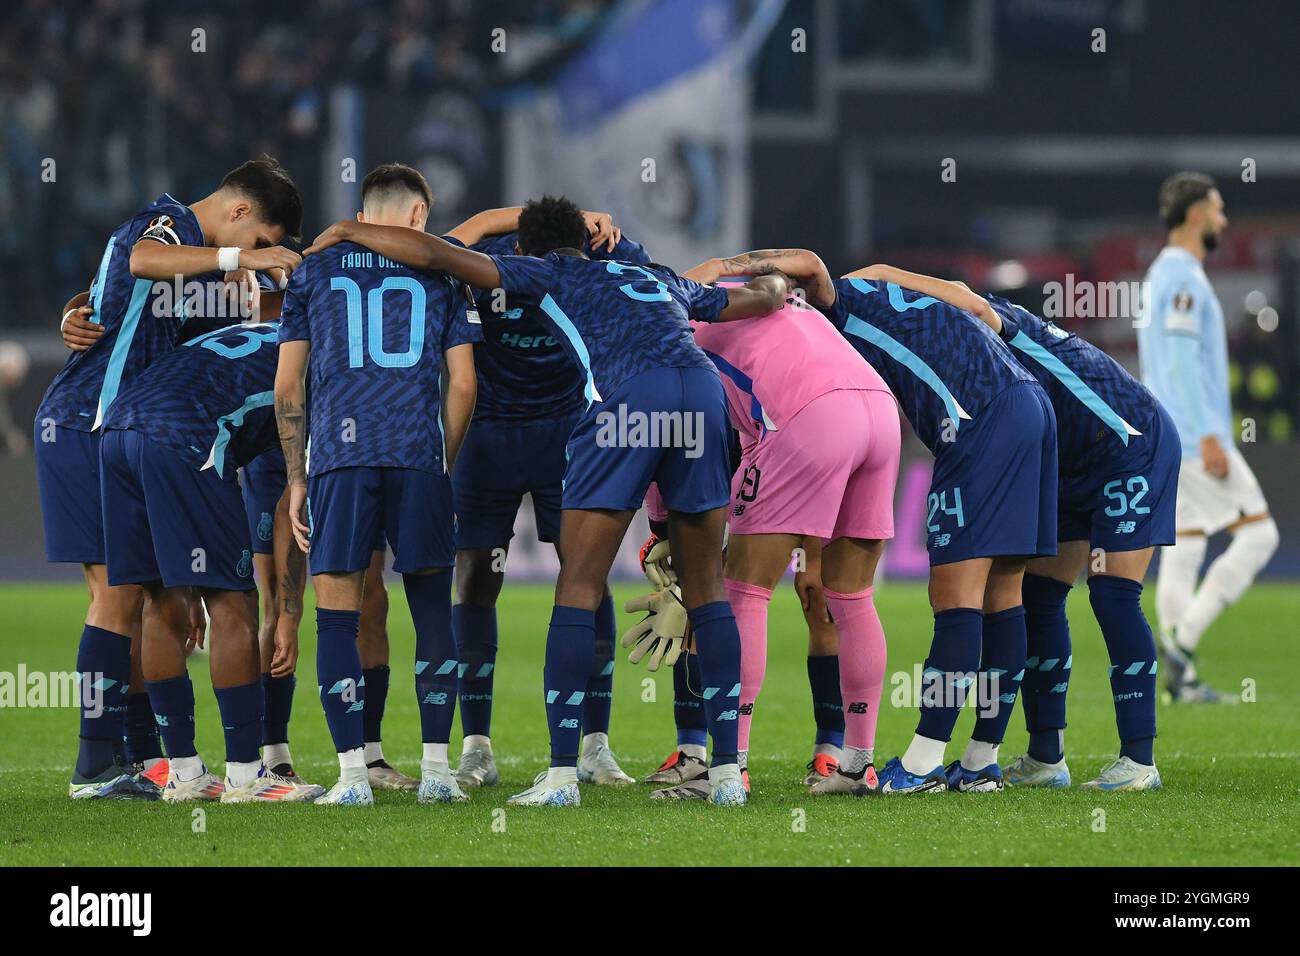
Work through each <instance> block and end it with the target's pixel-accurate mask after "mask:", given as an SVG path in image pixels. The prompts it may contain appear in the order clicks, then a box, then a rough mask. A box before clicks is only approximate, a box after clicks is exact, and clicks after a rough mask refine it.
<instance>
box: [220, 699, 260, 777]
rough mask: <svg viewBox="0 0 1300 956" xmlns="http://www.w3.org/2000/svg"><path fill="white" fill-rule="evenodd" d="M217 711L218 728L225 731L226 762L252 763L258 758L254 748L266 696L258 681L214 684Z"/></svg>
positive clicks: (257, 739)
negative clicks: (218, 714)
mask: <svg viewBox="0 0 1300 956" xmlns="http://www.w3.org/2000/svg"><path fill="white" fill-rule="evenodd" d="M213 693H215V694H216V695H217V710H218V711H220V712H221V729H222V730H224V731H225V734H226V761H227V762H228V763H252V762H254V761H255V760H260V759H261V756H260V754H259V753H258V748H259V747H260V746H261V744H262V716H263V714H264V713H265V712H266V697H265V696H264V695H263V693H262V682H261V681H260V680H255V681H252V682H251V683H248V684H241V685H240V686H238V687H214V688H213Z"/></svg>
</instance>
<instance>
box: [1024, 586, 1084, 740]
mask: <svg viewBox="0 0 1300 956" xmlns="http://www.w3.org/2000/svg"><path fill="white" fill-rule="evenodd" d="M1021 593H1022V594H1023V595H1024V600H1025V632H1026V638H1027V642H1026V660H1025V679H1024V681H1023V682H1022V683H1021V685H1020V692H1021V696H1022V697H1023V698H1024V704H1023V707H1024V709H1025V727H1026V729H1028V731H1029V756H1031V757H1033V758H1034V759H1035V760H1041V761H1043V762H1044V763H1057V762H1058V761H1061V760H1064V759H1065V748H1064V744H1063V740H1064V736H1065V735H1064V733H1063V731H1064V730H1065V696H1066V692H1067V691H1068V690H1069V689H1070V674H1071V665H1072V664H1073V663H1074V657H1073V655H1072V653H1071V645H1070V621H1069V619H1068V618H1067V617H1066V616H1065V599H1066V598H1067V597H1068V596H1069V594H1070V585H1068V584H1066V583H1065V582H1064V581H1058V580H1056V579H1055V578H1049V577H1045V576H1043V575H1039V574H1026V575H1025V582H1024V584H1023V585H1022V586H1021Z"/></svg>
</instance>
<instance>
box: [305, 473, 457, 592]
mask: <svg viewBox="0 0 1300 956" xmlns="http://www.w3.org/2000/svg"><path fill="white" fill-rule="evenodd" d="M307 513H308V519H309V523H310V526H311V554H310V555H308V559H309V561H310V563H311V573H312V574H340V573H347V572H350V571H364V570H365V569H366V568H368V567H370V558H371V555H372V554H373V552H375V551H377V550H382V544H381V542H382V541H383V540H384V539H383V537H382V535H384V534H387V536H388V543H389V544H390V545H392V548H393V570H394V571H397V572H398V573H400V574H409V573H411V572H414V571H423V570H425V569H426V568H449V567H451V566H452V565H454V564H455V563H456V549H455V521H456V516H455V513H454V512H453V510H452V504H451V479H449V478H448V477H447V476H446V475H444V474H434V473H433V472H429V471H419V470H417V469H414V468H369V467H357V468H335V469H334V470H332V471H327V472H325V473H324V474H323V475H311V476H310V477H308V479H307Z"/></svg>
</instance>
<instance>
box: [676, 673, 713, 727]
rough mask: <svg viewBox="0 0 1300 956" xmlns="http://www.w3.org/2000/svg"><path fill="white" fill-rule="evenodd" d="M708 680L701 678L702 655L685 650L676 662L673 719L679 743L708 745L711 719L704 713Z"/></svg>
mask: <svg viewBox="0 0 1300 956" xmlns="http://www.w3.org/2000/svg"><path fill="white" fill-rule="evenodd" d="M703 688H704V682H703V681H702V680H700V655H698V654H683V655H682V656H681V657H679V658H677V663H676V664H674V665H673V722H674V723H675V724H676V725H677V745H678V746H679V747H680V746H681V745H682V744H692V745H694V746H696V747H707V746H708V743H709V721H708V717H707V716H706V715H705V713H704V698H703V697H701V696H700V694H701V693H702V692H703Z"/></svg>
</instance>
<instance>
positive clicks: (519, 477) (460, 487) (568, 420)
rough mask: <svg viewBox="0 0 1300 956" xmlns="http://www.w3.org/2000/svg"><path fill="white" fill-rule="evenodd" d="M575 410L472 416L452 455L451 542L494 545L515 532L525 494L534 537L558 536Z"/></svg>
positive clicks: (465, 547) (459, 545)
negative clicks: (541, 417)
mask: <svg viewBox="0 0 1300 956" xmlns="http://www.w3.org/2000/svg"><path fill="white" fill-rule="evenodd" d="M577 420H578V416H576V415H572V416H567V417H564V418H558V419H550V420H546V421H536V422H498V421H476V422H474V423H473V424H471V425H470V427H469V432H468V433H467V434H466V435H465V443H464V444H463V445H461V447H460V454H459V455H458V456H457V457H456V469H455V472H454V473H453V474H452V478H451V484H452V490H453V491H454V492H455V499H456V547H457V549H459V550H469V549H472V548H495V547H500V546H503V545H505V544H506V543H508V542H509V541H510V539H511V538H512V537H513V536H514V533H515V530H514V529H515V515H516V514H517V513H518V511H519V505H520V503H521V502H522V501H523V498H524V495H525V494H528V495H531V496H532V499H533V513H534V515H536V518H537V540H539V541H555V540H556V539H557V538H559V536H560V503H561V495H562V494H563V491H564V469H565V465H566V461H565V453H564V449H565V445H566V444H567V443H568V440H569V435H570V434H571V433H572V432H573V427H574V425H575V424H576V423H577Z"/></svg>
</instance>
